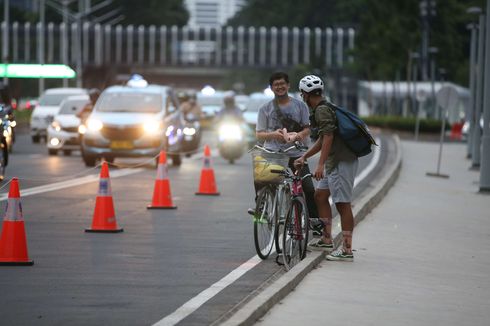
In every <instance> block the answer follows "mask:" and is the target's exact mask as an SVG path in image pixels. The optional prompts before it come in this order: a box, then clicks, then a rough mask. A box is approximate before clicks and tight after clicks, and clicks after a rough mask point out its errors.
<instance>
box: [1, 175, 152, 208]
mask: <svg viewBox="0 0 490 326" xmlns="http://www.w3.org/2000/svg"><path fill="white" fill-rule="evenodd" d="M141 171H144V169H141V168H139V169H122V170H117V171H113V172H110V177H111V178H118V177H123V176H126V175H130V174H135V173H139V172H141ZM97 180H99V175H98V174H97V175H96V174H93V175H88V176H85V177H82V178H77V179H73V180H67V181H61V182H55V183H50V184H47V185H43V186H38V187H32V188H27V189H21V190H20V195H21V197H26V196H32V195H36V194H40V193H45V192H48V191H55V190H60V189H65V188H70V187H74V186H79V185H82V184H85V183H90V182H94V181H97ZM7 198H8V193H5V194H2V195H0V201H4V200H6V199H7Z"/></svg>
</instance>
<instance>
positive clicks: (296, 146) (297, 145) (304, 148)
mask: <svg viewBox="0 0 490 326" xmlns="http://www.w3.org/2000/svg"><path fill="white" fill-rule="evenodd" d="M254 149H259V150H261V151H264V152H266V153H270V154H282V153H287V152H289V151H291V150H293V149H298V150H300V151H303V152H306V151H307V150H308V146H305V145H303V144H302V143H300V142H299V141H295V142H294V145H291V146H289V147H288V148H285V149H279V150H278V151H273V150H270V149H267V148H265V147H264V146H262V145H258V144H255V146H254V147H252V148H251V149H250V150H249V152H251V151H253V150H254Z"/></svg>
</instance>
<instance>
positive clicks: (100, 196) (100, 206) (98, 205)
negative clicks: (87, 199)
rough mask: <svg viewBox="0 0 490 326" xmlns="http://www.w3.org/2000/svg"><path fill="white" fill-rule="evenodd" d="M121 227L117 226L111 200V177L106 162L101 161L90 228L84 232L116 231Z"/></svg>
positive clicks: (119, 230)
mask: <svg viewBox="0 0 490 326" xmlns="http://www.w3.org/2000/svg"><path fill="white" fill-rule="evenodd" d="M122 231H123V229H122V228H119V227H118V226H117V222H116V214H115V212H114V203H113V201H112V189H111V179H110V178H109V168H108V166H107V162H102V169H101V170H100V181H99V192H98V193H97V198H96V199H95V209H94V216H93V219H92V226H91V228H90V229H85V232H106V233H117V232H122Z"/></svg>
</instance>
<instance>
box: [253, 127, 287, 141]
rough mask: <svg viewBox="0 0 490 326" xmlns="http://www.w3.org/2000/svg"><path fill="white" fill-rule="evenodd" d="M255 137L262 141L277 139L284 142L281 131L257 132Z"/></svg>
mask: <svg viewBox="0 0 490 326" xmlns="http://www.w3.org/2000/svg"><path fill="white" fill-rule="evenodd" d="M255 136H256V137H257V139H258V140H260V141H264V140H273V139H275V140H280V141H282V142H284V136H283V133H282V130H281V129H277V130H276V131H271V132H267V131H256V132H255Z"/></svg>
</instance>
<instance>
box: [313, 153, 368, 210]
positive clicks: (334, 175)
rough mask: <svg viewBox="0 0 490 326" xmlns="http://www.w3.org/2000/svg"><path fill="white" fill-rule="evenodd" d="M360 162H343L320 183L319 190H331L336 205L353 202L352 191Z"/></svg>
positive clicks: (318, 184)
mask: <svg viewBox="0 0 490 326" xmlns="http://www.w3.org/2000/svg"><path fill="white" fill-rule="evenodd" d="M358 165H359V161H358V160H357V159H356V160H353V161H341V162H339V164H337V166H336V167H335V168H333V169H332V171H330V173H328V174H327V173H325V177H324V178H323V179H321V180H320V181H318V183H317V186H316V187H317V189H329V190H330V196H331V197H332V201H333V202H334V203H350V202H352V189H353V188H354V179H355V177H356V174H357V166H358Z"/></svg>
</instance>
